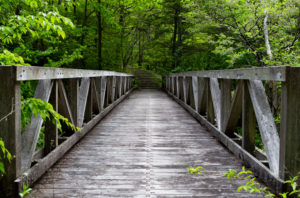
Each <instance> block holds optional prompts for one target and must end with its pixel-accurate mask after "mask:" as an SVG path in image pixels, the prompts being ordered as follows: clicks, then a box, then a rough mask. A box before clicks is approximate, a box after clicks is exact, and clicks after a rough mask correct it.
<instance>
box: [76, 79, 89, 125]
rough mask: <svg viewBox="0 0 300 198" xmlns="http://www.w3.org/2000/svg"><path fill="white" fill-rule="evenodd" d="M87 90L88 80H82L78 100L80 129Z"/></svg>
mask: <svg viewBox="0 0 300 198" xmlns="http://www.w3.org/2000/svg"><path fill="white" fill-rule="evenodd" d="M89 90H90V79H89V78H82V80H81V83H80V88H79V98H78V127H81V126H82V124H83V120H84V114H85V109H86V104H87V100H88V94H89Z"/></svg>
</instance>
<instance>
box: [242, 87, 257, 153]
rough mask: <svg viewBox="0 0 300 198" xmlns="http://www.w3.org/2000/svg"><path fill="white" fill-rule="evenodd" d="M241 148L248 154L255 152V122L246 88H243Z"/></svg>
mask: <svg viewBox="0 0 300 198" xmlns="http://www.w3.org/2000/svg"><path fill="white" fill-rule="evenodd" d="M242 115H243V116H242V133H243V140H242V146H243V148H244V149H245V150H246V151H248V152H249V153H250V154H254V151H255V134H256V120H255V113H254V109H253V105H252V102H251V98H250V95H249V90H248V86H247V84H246V83H244V87H243V111H242Z"/></svg>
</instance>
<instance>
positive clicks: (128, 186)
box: [31, 89, 263, 198]
mask: <svg viewBox="0 0 300 198" xmlns="http://www.w3.org/2000/svg"><path fill="white" fill-rule="evenodd" d="M190 166H192V167H195V166H203V168H204V169H205V170H206V172H205V173H203V174H201V175H191V174H189V172H188V169H187V168H188V167H190ZM229 168H231V169H236V170H240V169H241V168H242V162H241V161H240V160H239V159H237V158H236V157H235V156H234V155H233V154H231V153H230V152H229V151H227V149H226V148H225V147H223V146H222V145H221V144H220V143H219V142H218V141H217V140H215V139H214V138H213V137H212V136H211V135H210V133H209V132H207V131H206V129H205V128H203V127H202V126H201V125H200V124H199V123H198V122H197V121H196V120H195V119H194V118H193V117H192V116H191V115H190V114H189V113H187V112H186V111H185V110H184V109H183V108H182V107H181V106H179V105H178V104H177V103H176V102H175V101H173V100H172V99H171V98H170V97H168V96H167V94H166V93H164V92H162V91H159V90H154V89H143V90H138V91H135V92H133V93H132V94H131V95H130V96H129V97H128V98H127V99H126V100H125V101H124V102H122V103H121V104H120V105H119V106H117V107H116V108H115V109H114V110H113V111H112V112H111V113H110V114H109V115H108V116H107V117H106V118H104V119H103V120H102V121H101V122H100V123H99V124H98V125H97V126H96V127H94V129H92V131H90V132H89V133H88V134H87V135H86V136H85V138H83V139H82V140H81V141H80V142H79V143H78V144H76V145H75V146H74V147H73V149H71V150H70V151H69V152H68V153H67V154H66V155H65V156H64V157H63V158H62V159H61V160H60V161H58V162H57V163H56V164H55V165H54V166H53V167H52V168H51V169H49V170H48V171H47V173H46V174H45V175H44V176H43V177H42V178H41V179H40V180H39V181H38V182H37V183H36V184H35V185H34V187H33V191H32V193H31V196H32V197H38V198H43V197H53V198H54V197H55V198H60V197H68V198H69V197H88V198H92V197H122V198H124V197H137V198H139V197H141V198H146V197H151V198H179V197H181V198H188V197H194V198H197V197H201V198H202V197H203V198H204V197H211V198H215V197H230V198H234V197H236V198H241V197H247V198H248V197H256V198H257V197H263V196H260V195H258V194H254V195H253V194H248V193H237V192H236V189H237V188H238V186H240V185H243V184H245V183H246V181H244V180H233V181H228V180H227V178H225V177H222V174H224V173H225V172H226V171H227V170H228V169H229Z"/></svg>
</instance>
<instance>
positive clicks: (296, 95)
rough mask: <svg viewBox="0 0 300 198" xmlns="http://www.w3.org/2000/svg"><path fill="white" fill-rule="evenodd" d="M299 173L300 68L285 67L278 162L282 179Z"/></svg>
mask: <svg viewBox="0 0 300 198" xmlns="http://www.w3.org/2000/svg"><path fill="white" fill-rule="evenodd" d="M299 171H300V68H299V67H286V81H285V82H282V92H281V126H280V160H279V172H280V177H281V178H282V179H287V178H289V176H295V175H296V174H297V173H298V172H299Z"/></svg>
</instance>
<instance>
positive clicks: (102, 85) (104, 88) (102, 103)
mask: <svg viewBox="0 0 300 198" xmlns="http://www.w3.org/2000/svg"><path fill="white" fill-rule="evenodd" d="M122 78H124V77H122ZM122 82H124V79H123V81H122ZM106 84H107V77H101V102H100V104H101V105H100V106H101V110H102V109H104V104H105V98H106V97H105V93H106Z"/></svg>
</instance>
